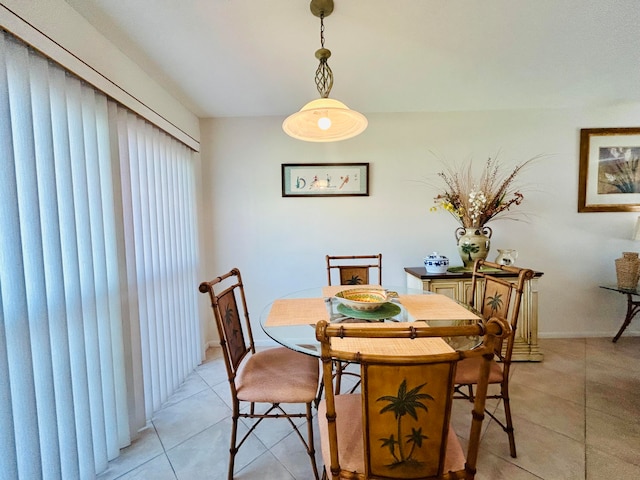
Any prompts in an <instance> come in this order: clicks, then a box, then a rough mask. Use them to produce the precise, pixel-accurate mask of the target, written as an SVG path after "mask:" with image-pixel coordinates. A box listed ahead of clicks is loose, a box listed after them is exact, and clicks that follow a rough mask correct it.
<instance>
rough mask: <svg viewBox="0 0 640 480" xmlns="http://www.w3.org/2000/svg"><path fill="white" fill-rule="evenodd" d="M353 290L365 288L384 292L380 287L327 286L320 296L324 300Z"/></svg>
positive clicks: (323, 288)
mask: <svg viewBox="0 0 640 480" xmlns="http://www.w3.org/2000/svg"><path fill="white" fill-rule="evenodd" d="M354 288H357V289H361V288H366V289H370V290H384V289H383V288H382V287H381V286H380V285H327V286H326V287H322V296H323V297H324V298H331V297H333V296H334V295H335V294H336V293H338V292H343V291H344V290H352V289H354Z"/></svg>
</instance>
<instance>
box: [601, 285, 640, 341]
mask: <svg viewBox="0 0 640 480" xmlns="http://www.w3.org/2000/svg"><path fill="white" fill-rule="evenodd" d="M600 288H604V289H605V290H613V291H614V292H620V293H624V294H625V295H626V296H627V315H626V316H625V318H624V322H623V323H622V327H620V330H618V333H616V336H615V337H613V340H612V341H613V343H615V342H617V341H618V339H619V338H620V335H622V332H624V330H625V328H627V327H628V326H629V324H630V323H631V320H632V319H633V317H635V316H636V314H637V313H638V312H640V301H638V300H634V299H633V295H636V296H640V292H638V290H637V289H633V290H630V289H628V288H619V287H618V286H616V285H600Z"/></svg>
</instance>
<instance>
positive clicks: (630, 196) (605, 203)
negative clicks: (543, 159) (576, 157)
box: [578, 127, 640, 212]
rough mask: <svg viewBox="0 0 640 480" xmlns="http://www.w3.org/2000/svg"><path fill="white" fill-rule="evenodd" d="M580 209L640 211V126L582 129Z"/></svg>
mask: <svg viewBox="0 0 640 480" xmlns="http://www.w3.org/2000/svg"><path fill="white" fill-rule="evenodd" d="M578 181H579V183H578V212H637V211H640V127H633V128H583V129H582V130H580V172H579V178H578Z"/></svg>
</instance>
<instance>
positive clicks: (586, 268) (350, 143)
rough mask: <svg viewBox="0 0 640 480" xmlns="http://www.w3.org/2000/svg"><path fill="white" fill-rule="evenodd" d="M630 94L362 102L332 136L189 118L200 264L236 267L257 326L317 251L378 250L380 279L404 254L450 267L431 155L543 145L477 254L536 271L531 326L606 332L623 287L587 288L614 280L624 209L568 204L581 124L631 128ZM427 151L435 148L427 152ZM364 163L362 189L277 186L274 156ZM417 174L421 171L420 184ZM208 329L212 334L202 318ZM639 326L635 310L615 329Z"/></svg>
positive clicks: (562, 333) (635, 109)
mask: <svg viewBox="0 0 640 480" xmlns="http://www.w3.org/2000/svg"><path fill="white" fill-rule="evenodd" d="M639 114H640V105H631V106H621V107H615V108H608V109H597V110H596V109H591V110H544V111H542V110H541V111H534V110H531V111H491V112H462V113H419V114H377V115H376V114H371V115H368V118H369V128H368V129H367V131H365V132H364V133H363V134H362V135H360V136H359V137H356V138H353V139H351V140H347V141H344V142H338V143H331V144H314V143H306V142H300V141H297V140H293V139H291V138H289V137H287V136H286V135H285V134H284V133H283V132H282V130H281V128H280V124H281V122H282V119H281V118H274V117H269V118H242V119H237V118H236V119H208V120H203V121H202V122H201V125H200V128H201V134H202V164H203V165H202V167H203V184H204V186H205V190H206V191H205V192H204V204H205V214H204V217H205V220H204V222H203V225H202V232H203V234H204V236H205V237H204V238H205V243H206V244H207V245H208V247H209V248H208V251H204V252H203V261H204V262H205V264H204V271H207V272H208V276H209V277H211V278H213V277H214V276H216V275H218V274H220V273H222V272H225V271H227V270H229V269H230V268H232V267H235V266H237V267H239V268H240V270H241V272H242V273H243V276H244V280H245V284H246V288H247V295H248V301H249V309H250V311H251V315H252V318H253V322H254V323H255V324H256V328H255V329H254V330H255V331H254V334H255V335H256V337H258V338H259V339H261V340H264V339H265V336H264V334H263V333H262V331H261V329H260V328H259V327H257V324H258V319H259V316H260V314H261V313H262V310H263V308H264V306H265V305H267V304H268V302H269V301H271V300H272V299H274V298H276V297H278V296H281V295H284V294H286V293H289V292H291V291H295V290H300V289H303V288H306V287H313V286H318V285H324V284H325V282H326V277H325V275H326V270H325V263H324V262H325V261H324V256H325V255H326V254H329V253H330V254H367V253H379V252H381V253H382V254H383V264H384V268H383V281H384V283H385V284H387V285H404V282H405V274H404V270H403V268H404V267H405V266H420V265H421V264H422V259H423V257H424V256H425V255H426V254H427V253H430V252H432V251H436V250H437V251H438V252H440V253H441V254H444V255H446V256H448V257H449V258H450V259H451V260H452V264H454V265H461V261H460V258H459V256H458V254H457V251H456V247H455V237H454V230H455V228H456V227H457V223H456V222H455V220H454V219H453V218H452V217H451V216H449V215H448V214H446V213H444V212H438V213H432V212H429V208H430V207H431V206H432V205H433V202H432V199H433V196H434V195H435V193H436V189H435V188H434V187H431V186H429V185H428V183H431V184H437V178H436V176H435V174H436V173H437V172H438V171H440V170H441V169H442V164H441V163H440V162H441V161H447V162H462V161H465V160H467V159H469V158H471V157H472V158H473V159H474V162H483V161H484V160H485V159H486V157H488V156H490V155H495V154H496V152H498V151H500V152H501V153H500V158H501V159H502V160H503V161H504V162H505V164H507V165H513V164H514V163H515V162H520V161H523V160H526V159H527V158H529V157H532V156H535V155H540V154H542V155H544V158H542V159H541V160H539V161H537V162H536V163H535V164H533V165H532V166H531V167H530V168H527V169H526V170H525V171H523V172H522V174H521V176H520V179H521V181H522V182H523V183H525V184H527V185H528V186H527V187H526V189H525V190H524V193H525V201H524V202H523V204H522V205H521V206H520V207H519V211H522V212H523V213H525V212H526V213H527V214H528V220H527V222H526V223H525V222H513V221H508V220H503V221H500V220H499V221H496V222H493V223H490V224H489V226H491V227H492V228H493V230H494V235H493V239H492V250H491V253H490V255H489V258H490V259H493V258H495V256H496V255H497V250H496V249H497V248H516V249H517V250H518V251H519V252H520V258H519V261H518V264H520V265H522V266H527V267H530V268H533V269H536V270H539V271H542V272H544V276H543V277H542V279H541V282H540V305H539V307H540V312H539V333H540V335H541V336H547V337H550V336H559V337H573V336H613V334H615V332H616V331H617V329H618V328H619V326H620V325H621V321H622V318H623V317H624V312H625V305H624V302H625V298H624V297H623V296H622V295H620V294H617V293H615V292H610V291H605V290H603V289H600V288H599V285H601V284H609V283H615V281H616V278H615V266H614V260H615V259H616V258H618V257H620V256H621V252H622V251H638V250H640V245H638V244H637V243H635V242H633V241H631V240H630V237H631V234H632V231H633V228H634V226H635V221H636V218H637V216H638V215H637V214H636V213H630V212H617V213H580V214H579V213H577V195H578V154H579V132H580V128H594V127H615V126H637V125H638V117H639ZM432 152H435V154H434V153H432ZM311 162H369V163H370V196H369V197H347V198H344V197H343V198H291V197H289V198H282V197H281V180H280V165H281V164H282V163H311ZM425 182H426V183H425ZM209 328H210V331H209V333H210V337H212V336H214V334H213V332H212V331H211V328H212V327H211V323H210V324H209ZM627 331H628V333H634V332H635V334H638V333H639V332H640V327H639V326H638V323H637V322H634V323H632V325H631V326H630V327H629V329H628V330H627Z"/></svg>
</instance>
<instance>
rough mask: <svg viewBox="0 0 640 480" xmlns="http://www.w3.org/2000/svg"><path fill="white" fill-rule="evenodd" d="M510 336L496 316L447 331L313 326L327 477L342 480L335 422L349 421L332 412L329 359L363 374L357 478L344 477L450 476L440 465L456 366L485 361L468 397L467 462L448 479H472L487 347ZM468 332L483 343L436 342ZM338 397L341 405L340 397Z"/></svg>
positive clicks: (416, 326)
mask: <svg viewBox="0 0 640 480" xmlns="http://www.w3.org/2000/svg"><path fill="white" fill-rule="evenodd" d="M509 332H510V326H509V324H508V322H507V321H506V320H504V319H498V318H492V319H491V320H489V321H488V322H486V323H484V324H476V325H468V326H448V327H430V326H428V325H426V324H423V323H422V322H414V323H411V324H395V325H393V326H389V325H388V324H376V325H370V324H369V325H365V326H362V324H342V325H337V324H335V325H330V324H328V323H327V322H325V321H321V322H319V323H318V324H317V325H316V337H317V338H318V340H319V341H320V343H321V347H322V351H321V357H322V365H323V379H324V384H325V385H326V394H325V402H326V421H327V422H328V424H327V431H328V436H329V446H330V457H331V465H330V466H329V465H327V468H330V470H328V471H327V473H328V474H329V476H330V478H333V479H337V478H342V477H339V475H340V471H341V466H340V465H341V464H340V455H339V453H338V452H339V450H338V444H339V442H340V439H339V438H338V428H337V424H336V418H338V420H337V421H338V422H346V421H349V419H344V418H343V419H340V416H339V412H336V395H335V394H334V389H333V385H332V381H331V379H332V370H333V367H332V365H334V364H335V363H336V362H334V360H339V361H349V362H357V363H359V364H360V369H361V376H362V385H361V392H362V394H361V401H362V405H361V406H362V415H361V418H362V433H363V438H362V450H363V451H362V459H363V465H362V467H363V469H364V472H360V473H364V476H363V477H360V476H358V477H356V476H348V477H347V476H345V477H344V478H365V479H383V478H384V479H418V478H419V479H442V478H449V477H447V475H446V472H447V471H448V470H449V468H446V467H445V466H446V465H447V466H448V465H449V464H450V462H451V459H450V458H449V459H447V458H446V455H445V453H446V452H447V442H448V441H449V440H451V439H452V437H451V436H450V429H449V426H450V425H449V424H450V416H451V404H452V398H453V391H454V377H455V368H456V364H457V362H458V361H459V360H461V359H463V358H468V357H475V356H482V357H483V358H484V362H482V366H481V375H480V379H479V383H478V385H477V387H478V388H477V391H476V396H475V400H474V407H473V416H472V422H471V431H470V435H469V443H468V449H467V454H466V463H465V461H464V459H463V458H461V459H460V460H461V461H460V462H458V463H459V468H460V469H459V470H457V475H458V476H452V477H451V478H473V473H474V472H475V467H476V460H477V452H478V444H479V442H480V431H481V428H482V421H483V418H484V405H485V398H486V393H487V382H488V375H489V366H490V362H491V359H492V358H493V348H494V343H495V342H496V341H497V337H499V336H505V335H508V334H509ZM469 335H480V336H482V335H484V342H483V344H482V346H481V347H480V348H478V349H474V350H469V351H454V350H453V349H452V348H451V347H449V346H448V345H447V344H446V343H445V342H444V340H442V338H437V337H457V336H469ZM337 397H338V400H340V398H343V397H344V396H337ZM354 398H355V397H354ZM355 399H356V400H357V398H355ZM356 417H357V415H354V416H353V418H352V419H351V421H357V420H358V419H357V418H356ZM319 421H325V420H324V419H319ZM451 441H453V440H451ZM456 441H457V440H456ZM358 444H359V443H358ZM356 445H357V444H356V443H355V442H354V443H351V444H350V445H349V449H350V452H352V450H353V449H355V448H357V447H356ZM355 454H356V455H358V454H359V452H355ZM349 455H351V453H349ZM461 456H464V455H461ZM447 460H449V463H447ZM346 468H348V466H347V467H346Z"/></svg>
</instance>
